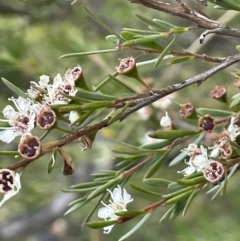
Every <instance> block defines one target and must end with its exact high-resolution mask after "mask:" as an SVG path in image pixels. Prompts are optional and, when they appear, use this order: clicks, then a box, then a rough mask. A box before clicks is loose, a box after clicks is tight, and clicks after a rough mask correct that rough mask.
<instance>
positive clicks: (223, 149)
mask: <svg viewBox="0 0 240 241" xmlns="http://www.w3.org/2000/svg"><path fill="white" fill-rule="evenodd" d="M235 122H236V118H235V117H231V121H230V124H229V126H228V128H227V129H226V130H224V131H223V132H222V133H221V134H220V135H218V136H217V137H216V139H215V141H214V146H213V147H210V148H209V149H212V152H211V154H210V157H212V158H217V157H221V159H225V160H226V159H228V158H230V157H231V156H232V155H233V146H232V145H231V143H230V142H235V141H236V138H237V137H238V136H239V135H240V127H238V126H237V125H236V124H235Z"/></svg>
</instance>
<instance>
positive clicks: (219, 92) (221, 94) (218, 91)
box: [211, 85, 227, 103]
mask: <svg viewBox="0 0 240 241" xmlns="http://www.w3.org/2000/svg"><path fill="white" fill-rule="evenodd" d="M211 97H212V98H214V99H216V100H219V101H221V102H224V103H226V102H227V90H226V88H225V87H224V86H218V85H216V86H215V88H214V90H212V91H211Z"/></svg>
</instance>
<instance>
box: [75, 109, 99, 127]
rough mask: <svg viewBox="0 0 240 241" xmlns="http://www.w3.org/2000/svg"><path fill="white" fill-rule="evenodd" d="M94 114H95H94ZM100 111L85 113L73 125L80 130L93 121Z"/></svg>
mask: <svg viewBox="0 0 240 241" xmlns="http://www.w3.org/2000/svg"><path fill="white" fill-rule="evenodd" d="M94 112H95V113H94ZM101 113H102V111H96V110H89V111H88V112H87V113H85V114H83V115H82V116H81V117H80V118H79V119H78V120H77V121H76V122H74V123H75V125H77V130H80V129H82V128H84V127H85V126H87V125H88V124H90V123H91V122H92V121H94V120H95V119H96V118H97V117H98V116H99V115H100V114H101Z"/></svg>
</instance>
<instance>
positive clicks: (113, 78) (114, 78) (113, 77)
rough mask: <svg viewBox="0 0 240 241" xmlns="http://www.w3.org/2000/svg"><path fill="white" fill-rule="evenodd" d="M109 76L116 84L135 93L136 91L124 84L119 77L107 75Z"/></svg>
mask: <svg viewBox="0 0 240 241" xmlns="http://www.w3.org/2000/svg"><path fill="white" fill-rule="evenodd" d="M109 77H110V78H111V79H112V80H113V81H115V83H117V84H118V85H120V86H122V87H123V88H124V89H126V90H128V91H129V92H131V93H134V94H136V91H135V90H133V89H132V88H131V87H129V86H128V85H126V84H124V83H123V82H122V81H120V80H119V79H117V78H116V77H115V76H113V75H109Z"/></svg>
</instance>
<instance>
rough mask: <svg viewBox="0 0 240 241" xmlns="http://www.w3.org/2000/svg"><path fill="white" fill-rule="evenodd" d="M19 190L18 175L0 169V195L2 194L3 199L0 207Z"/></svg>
mask: <svg viewBox="0 0 240 241" xmlns="http://www.w3.org/2000/svg"><path fill="white" fill-rule="evenodd" d="M20 189H21V182H20V174H18V173H15V172H14V171H12V170H9V169H0V193H3V194H4V196H3V199H2V201H1V202H0V207H2V205H3V204H4V203H5V202H6V201H7V200H8V199H10V198H11V197H13V196H14V195H16V194H17V193H18V192H19V190H20Z"/></svg>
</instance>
